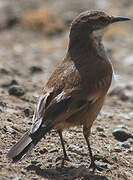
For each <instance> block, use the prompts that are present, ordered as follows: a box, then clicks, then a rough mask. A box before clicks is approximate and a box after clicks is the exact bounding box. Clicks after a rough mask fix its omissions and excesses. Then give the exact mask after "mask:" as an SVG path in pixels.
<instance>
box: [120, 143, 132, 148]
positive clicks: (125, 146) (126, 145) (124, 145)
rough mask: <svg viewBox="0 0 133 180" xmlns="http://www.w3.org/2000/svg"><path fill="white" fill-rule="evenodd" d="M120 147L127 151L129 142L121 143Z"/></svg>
mask: <svg viewBox="0 0 133 180" xmlns="http://www.w3.org/2000/svg"><path fill="white" fill-rule="evenodd" d="M121 147H124V148H126V149H129V148H130V147H131V145H130V143H129V142H123V143H121Z"/></svg>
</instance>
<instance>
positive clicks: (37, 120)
mask: <svg viewBox="0 0 133 180" xmlns="http://www.w3.org/2000/svg"><path fill="white" fill-rule="evenodd" d="M50 93H51V91H49V92H48V93H46V94H45V95H43V96H41V97H40V99H39V102H38V105H37V108H36V112H35V113H34V116H33V124H32V127H31V130H30V133H31V134H33V133H35V132H36V131H37V130H38V128H39V127H40V125H41V124H42V119H43V117H42V115H43V113H42V111H45V109H44V108H45V103H46V101H47V98H48V96H49V95H50ZM42 104H43V105H44V106H43V105H42Z"/></svg>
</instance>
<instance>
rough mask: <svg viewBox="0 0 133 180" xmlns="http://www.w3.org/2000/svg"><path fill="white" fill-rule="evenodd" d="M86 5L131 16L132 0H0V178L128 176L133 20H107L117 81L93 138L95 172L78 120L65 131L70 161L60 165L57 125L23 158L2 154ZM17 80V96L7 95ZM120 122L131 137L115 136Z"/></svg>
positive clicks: (19, 131)
mask: <svg viewBox="0 0 133 180" xmlns="http://www.w3.org/2000/svg"><path fill="white" fill-rule="evenodd" d="M88 9H98V10H104V11H106V12H108V14H112V15H121V16H128V17H132V16H133V13H132V12H133V1H132V0H126V1H125V0H121V1H115V0H110V1H106V0H100V1H96V0H90V1H87V0H82V1H80V0H77V1H70V0H67V1H65V0H55V1H54V2H53V1H52V0H45V1H43V0H38V1H35V0H28V1H27V0H23V1H17V0H12V1H10V0H5V1H3V0H0V180H27V179H32V180H38V179H56V180H81V179H85V180H104V179H105V180H132V179H133V123H132V121H133V120H132V119H133V82H132V76H133V37H132V28H133V21H130V22H123V23H118V24H116V25H111V26H110V27H109V28H108V30H107V32H105V36H104V45H105V48H106V50H107V52H108V56H109V57H110V58H111V61H112V64H113V66H114V70H115V73H116V79H117V80H116V81H115V82H114V83H113V85H112V87H111V89H110V92H109V94H108V96H107V98H106V101H105V104H104V107H103V108H102V111H101V112H100V114H99V116H98V118H97V120H96V121H95V122H94V125H93V128H92V134H91V137H90V142H91V147H92V150H93V153H94V154H95V159H96V162H97V163H98V164H99V165H100V166H101V167H103V168H104V170H102V171H96V172H95V173H94V174H93V173H92V172H91V170H90V169H89V168H88V167H89V164H90V158H89V154H88V150H87V146H86V143H85V140H84V138H83V134H82V128H81V127H80V128H72V129H69V130H67V131H64V133H63V137H64V139H65V146H66V150H67V153H68V156H69V157H70V160H71V161H70V162H66V163H65V167H64V168H61V167H60V165H61V157H62V155H63V152H62V148H61V144H60V139H59V137H58V134H57V133H56V132H55V131H52V132H51V133H50V134H47V136H46V137H45V139H42V140H41V142H40V143H38V145H37V146H36V148H35V149H34V151H33V152H32V153H31V155H30V156H29V157H28V158H27V159H25V160H23V161H21V162H19V163H16V164H12V163H10V162H9V161H8V160H7V159H6V154H7V152H8V150H9V149H10V148H11V146H12V145H13V144H14V143H15V142H17V141H18V139H19V138H20V137H21V136H22V135H23V134H24V133H25V132H26V131H27V130H28V129H29V128H30V126H31V124H32V116H33V113H34V110H35V107H36V104H37V101H38V97H39V96H40V94H41V90H42V88H43V86H44V85H45V83H46V82H47V80H48V78H49V76H50V74H51V73H52V72H53V71H54V69H55V68H56V67H57V65H58V64H59V63H60V62H61V61H62V59H63V57H64V55H65V53H66V48H67V43H68V33H69V25H70V22H71V21H72V19H73V18H74V17H75V16H76V15H77V14H78V13H79V12H82V11H84V10H88ZM14 85H16V86H17V88H18V89H17V95H16V96H14V95H11V92H12V87H13V86H14ZM16 86H15V87H16ZM13 92H14V91H13ZM18 95H20V96H18ZM117 129H121V130H122V131H126V132H128V133H129V134H130V137H128V138H126V140H124V141H123V142H120V141H119V140H117V139H116V138H115V136H114V135H113V134H114V133H113V132H114V131H115V130H117ZM119 136H121V135H119ZM123 137H125V135H122V138H123Z"/></svg>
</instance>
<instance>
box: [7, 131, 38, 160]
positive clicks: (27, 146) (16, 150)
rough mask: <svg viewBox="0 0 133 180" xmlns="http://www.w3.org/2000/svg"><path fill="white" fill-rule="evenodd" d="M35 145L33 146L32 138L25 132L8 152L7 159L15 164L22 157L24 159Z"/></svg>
mask: <svg viewBox="0 0 133 180" xmlns="http://www.w3.org/2000/svg"><path fill="white" fill-rule="evenodd" d="M34 146H35V145H34V144H33V140H32V138H31V137H30V136H29V132H27V133H26V134H25V135H24V136H23V137H22V138H21V139H20V140H19V141H18V142H17V143H16V144H15V145H14V146H13V147H12V148H11V149H10V151H9V152H8V154H7V158H9V159H12V160H13V162H17V161H19V160H21V159H23V158H24V157H26V156H27V155H28V154H29V152H30V151H31V150H32V148H33V147H34Z"/></svg>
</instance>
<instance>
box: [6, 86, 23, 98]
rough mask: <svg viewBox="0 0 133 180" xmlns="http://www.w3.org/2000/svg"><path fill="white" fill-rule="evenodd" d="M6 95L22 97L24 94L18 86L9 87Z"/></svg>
mask: <svg viewBox="0 0 133 180" xmlns="http://www.w3.org/2000/svg"><path fill="white" fill-rule="evenodd" d="M8 93H9V94H10V95H13V96H23V95H24V94H25V90H24V89H23V88H22V87H21V86H19V85H12V86H10V87H9V89H8Z"/></svg>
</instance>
